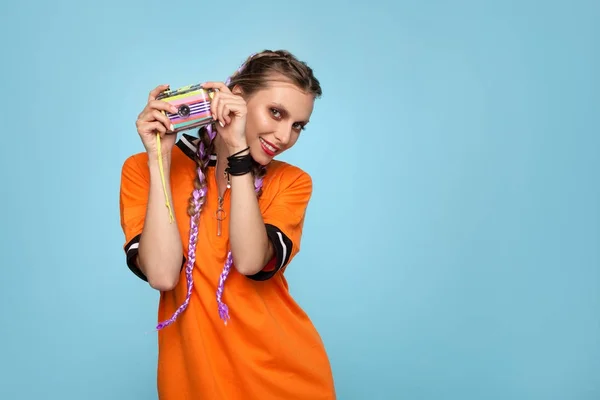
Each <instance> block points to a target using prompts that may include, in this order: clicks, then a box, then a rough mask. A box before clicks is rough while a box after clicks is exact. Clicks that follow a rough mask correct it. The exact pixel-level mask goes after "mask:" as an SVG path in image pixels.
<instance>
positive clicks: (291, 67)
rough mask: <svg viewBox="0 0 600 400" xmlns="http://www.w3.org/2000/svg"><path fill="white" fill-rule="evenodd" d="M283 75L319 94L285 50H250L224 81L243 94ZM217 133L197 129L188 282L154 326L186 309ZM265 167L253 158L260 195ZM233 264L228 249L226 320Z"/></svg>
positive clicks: (307, 71) (222, 312) (219, 296)
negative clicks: (179, 298)
mask: <svg viewBox="0 0 600 400" xmlns="http://www.w3.org/2000/svg"><path fill="white" fill-rule="evenodd" d="M276 76H282V77H283V78H284V79H287V80H291V81H292V82H293V83H295V84H296V85H297V86H298V87H300V88H302V89H304V90H307V91H308V92H310V93H312V94H313V95H314V96H315V97H320V96H321V94H322V91H321V87H320V84H319V81H318V80H317V79H316V78H315V77H314V75H313V71H312V69H311V68H310V67H309V66H308V65H306V63H304V62H302V61H299V60H298V59H297V58H296V57H294V56H293V55H292V54H291V53H289V52H287V51H285V50H277V51H270V50H264V51H262V52H260V53H258V54H253V55H251V56H250V57H248V59H247V60H246V61H245V62H244V63H243V64H242V66H241V67H240V68H239V69H238V70H237V71H236V72H235V73H234V74H233V75H232V76H230V77H229V78H228V79H227V81H226V82H225V84H226V85H227V86H228V87H229V89H230V90H231V89H233V87H234V86H236V85H238V86H240V87H241V88H242V90H243V92H244V93H245V94H246V95H252V94H253V93H255V92H256V91H258V90H260V89H263V88H264V87H265V86H266V84H267V81H268V80H272V79H274V78H276ZM216 135H217V132H216V129H215V127H214V123H213V124H210V125H208V126H205V127H202V128H200V129H199V131H198V136H199V138H200V140H199V143H198V148H197V152H196V172H197V175H196V178H195V180H194V190H193V192H192V195H191V196H190V199H189V205H188V210H187V211H188V215H189V216H190V236H189V247H188V255H187V260H186V265H185V275H186V282H187V294H186V298H185V300H184V302H183V303H182V304H181V305H180V306H179V307H178V308H177V310H175V312H174V313H173V315H172V316H171V318H169V319H167V320H166V321H164V322H161V323H159V324H158V326H157V329H159V330H160V329H163V328H165V327H167V326H169V325H171V324H172V323H174V322H175V321H176V320H177V318H178V317H179V316H180V315H181V314H182V313H183V312H184V311H185V310H186V309H187V307H188V305H189V303H190V299H191V295H192V291H193V287H194V279H193V269H194V265H195V262H196V245H197V242H198V221H199V218H200V213H201V211H202V206H203V205H204V202H205V199H206V194H207V184H206V171H207V169H208V165H209V162H210V156H211V154H213V153H214V150H215V148H214V139H215V137H216ZM266 172H267V170H266V167H265V166H263V165H260V164H258V163H257V162H256V161H253V167H252V174H253V176H254V190H255V192H256V195H257V196H258V197H260V195H261V194H262V186H263V180H264V177H265V175H266ZM232 265H233V256H232V253H231V250H229V251H228V253H227V258H226V260H225V263H224V265H223V270H222V272H221V274H220V276H219V282H218V286H217V291H216V300H217V310H218V312H219V317H220V318H221V319H222V320H223V321H224V323H225V324H227V321H228V320H229V319H230V317H229V308H228V307H227V305H226V304H225V303H224V302H223V291H224V287H225V281H226V280H227V277H228V276H229V272H230V270H231V267H232Z"/></svg>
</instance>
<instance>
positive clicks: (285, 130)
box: [275, 124, 292, 147]
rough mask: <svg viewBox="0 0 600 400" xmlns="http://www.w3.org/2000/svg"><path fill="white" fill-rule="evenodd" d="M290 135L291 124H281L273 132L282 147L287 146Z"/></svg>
mask: <svg viewBox="0 0 600 400" xmlns="http://www.w3.org/2000/svg"><path fill="white" fill-rule="evenodd" d="M291 137H292V127H291V126H284V125H283V124H282V126H281V127H280V128H279V129H278V130H277V132H275V138H276V139H277V141H278V142H279V144H281V145H282V146H283V147H285V146H287V145H288V144H289V143H290V139H291Z"/></svg>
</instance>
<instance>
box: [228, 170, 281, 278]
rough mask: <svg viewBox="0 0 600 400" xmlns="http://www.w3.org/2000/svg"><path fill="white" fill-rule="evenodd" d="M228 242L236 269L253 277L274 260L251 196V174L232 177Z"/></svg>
mask: <svg viewBox="0 0 600 400" xmlns="http://www.w3.org/2000/svg"><path fill="white" fill-rule="evenodd" d="M229 213H230V221H229V240H230V243H231V253H232V254H233V261H234V265H235V267H236V269H237V270H238V271H239V272H240V273H241V274H243V275H254V274H256V273H258V272H259V271H260V270H262V269H263V268H264V267H265V265H266V264H267V263H268V262H269V260H271V259H272V258H273V255H274V250H273V245H272V243H271V241H270V240H269V237H268V236H267V229H266V227H265V223H264V221H263V218H262V215H261V212H260V208H259V206H258V199H257V198H256V193H255V192H254V177H253V175H252V174H246V175H242V176H232V177H231V204H230V211H229Z"/></svg>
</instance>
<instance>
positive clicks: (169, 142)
mask: <svg viewBox="0 0 600 400" xmlns="http://www.w3.org/2000/svg"><path fill="white" fill-rule="evenodd" d="M168 88H169V85H160V86H157V87H156V88H154V89H153V90H152V91H151V92H150V94H149V95H148V103H147V104H146V107H144V109H143V110H142V112H141V113H140V115H138V119H137V121H136V122H135V126H136V127H137V131H138V134H139V135H140V138H141V139H142V143H143V144H144V147H145V148H146V151H147V152H148V156H149V157H151V158H156V157H158V156H159V155H158V153H157V145H156V134H157V133H160V138H161V141H160V144H161V153H162V154H161V156H162V157H165V156H167V155H169V154H171V149H172V148H173V145H174V144H175V141H176V140H177V135H174V134H167V132H173V125H172V124H171V121H170V120H169V118H168V117H167V116H166V115H165V114H164V112H165V111H169V112H177V108H176V107H175V106H172V105H170V104H169V103H167V102H165V101H162V100H156V97H157V96H158V95H159V94H160V93H162V92H163V91H165V90H166V89H168Z"/></svg>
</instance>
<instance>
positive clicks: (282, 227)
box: [249, 167, 312, 280]
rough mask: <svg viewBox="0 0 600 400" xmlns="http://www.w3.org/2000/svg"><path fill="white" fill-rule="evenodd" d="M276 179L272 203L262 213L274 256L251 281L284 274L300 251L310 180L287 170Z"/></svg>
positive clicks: (292, 170)
mask: <svg viewBox="0 0 600 400" xmlns="http://www.w3.org/2000/svg"><path fill="white" fill-rule="evenodd" d="M287 169H288V170H287V171H286V172H285V173H282V176H281V177H279V178H278V179H275V180H277V181H278V182H277V183H278V185H277V189H276V190H275V191H274V192H273V194H270V193H269V194H270V196H272V197H273V200H272V201H271V202H270V204H269V205H268V206H267V208H266V210H264V211H263V221H264V223H265V228H266V231H267V235H268V237H269V240H270V241H271V243H272V244H273V248H274V251H275V257H274V259H273V260H271V262H270V263H269V264H268V265H267V266H266V267H265V268H263V270H262V271H260V272H258V273H257V274H254V275H250V276H249V278H251V279H254V280H267V279H270V278H271V277H273V276H274V275H275V274H276V273H277V272H279V271H283V270H284V269H285V268H286V267H287V266H288V264H289V263H290V262H291V261H292V259H293V258H294V257H295V256H296V255H297V254H298V252H299V251H300V241H301V237H302V229H303V226H304V218H305V215H306V209H307V207H308V202H309V201H310V198H311V195H312V179H311V177H310V175H308V174H307V173H306V172H304V171H302V170H300V169H299V168H295V167H288V168H287Z"/></svg>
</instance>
